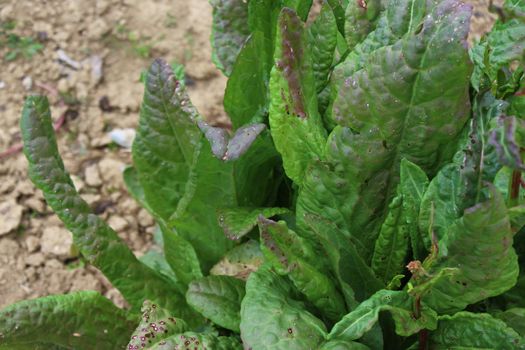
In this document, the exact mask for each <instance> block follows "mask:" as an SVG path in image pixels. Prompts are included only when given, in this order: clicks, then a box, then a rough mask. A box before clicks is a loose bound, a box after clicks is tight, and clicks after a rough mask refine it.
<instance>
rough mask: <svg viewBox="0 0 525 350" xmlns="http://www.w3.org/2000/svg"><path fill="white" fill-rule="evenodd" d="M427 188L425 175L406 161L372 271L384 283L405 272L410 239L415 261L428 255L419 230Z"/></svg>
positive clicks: (402, 162) (377, 246) (378, 240)
mask: <svg viewBox="0 0 525 350" xmlns="http://www.w3.org/2000/svg"><path fill="white" fill-rule="evenodd" d="M427 186H428V178H427V175H426V174H425V172H424V171H423V170H421V168H419V167H418V166H417V165H415V164H414V163H411V162H410V161H408V160H406V159H403V160H402V161H401V171H400V183H399V185H398V188H397V195H396V197H394V199H393V200H392V202H391V203H390V206H389V212H388V215H387V217H386V219H385V222H383V225H382V226H381V230H380V232H379V237H378V239H377V241H376V245H375V250H374V256H373V257H372V268H373V269H374V272H375V273H376V275H377V276H380V277H381V278H382V280H383V282H384V283H389V282H390V281H391V279H392V278H394V276H396V275H397V274H399V273H401V272H403V270H404V266H405V259H406V256H407V253H408V250H409V240H410V242H411V243H412V253H413V256H414V258H415V259H418V258H419V257H424V256H426V255H427V254H426V250H425V246H424V244H423V238H422V237H421V235H420V234H419V227H418V216H419V205H420V203H421V199H422V197H423V193H424V192H425V190H426V188H427Z"/></svg>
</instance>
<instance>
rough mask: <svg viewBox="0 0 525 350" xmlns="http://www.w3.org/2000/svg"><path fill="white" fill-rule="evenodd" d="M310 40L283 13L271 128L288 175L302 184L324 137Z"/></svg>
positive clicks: (289, 13)
mask: <svg viewBox="0 0 525 350" xmlns="http://www.w3.org/2000/svg"><path fill="white" fill-rule="evenodd" d="M307 40H308V39H307V36H306V34H305V31H304V26H303V23H302V22H301V20H300V19H299V17H297V15H296V14H295V12H293V10H291V9H287V8H285V9H283V10H282V12H281V15H280V17H279V25H278V33H277V40H276V48H275V61H276V65H275V67H274V68H273V70H272V73H271V79H270V93H271V102H270V127H271V130H272V137H273V141H274V143H275V147H276V148H277V150H278V151H279V153H281V155H282V157H283V164H284V169H285V171H286V174H287V175H288V177H289V178H291V179H292V180H293V181H294V182H295V183H297V184H298V185H301V184H302V181H303V179H304V172H305V170H306V167H307V166H308V164H309V163H310V161H312V160H313V159H317V158H319V157H321V155H322V149H323V146H324V144H325V134H326V131H325V130H324V127H323V124H322V120H321V117H320V115H319V112H318V107H317V92H316V89H315V80H314V74H313V68H312V62H311V60H310V56H309V52H308V49H307V48H308V45H307Z"/></svg>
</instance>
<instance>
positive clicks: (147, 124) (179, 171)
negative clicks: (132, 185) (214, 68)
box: [133, 59, 201, 219]
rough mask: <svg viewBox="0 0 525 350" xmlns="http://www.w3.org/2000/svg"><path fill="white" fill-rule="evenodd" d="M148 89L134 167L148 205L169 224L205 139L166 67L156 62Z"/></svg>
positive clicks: (134, 157) (151, 71) (160, 61)
mask: <svg viewBox="0 0 525 350" xmlns="http://www.w3.org/2000/svg"><path fill="white" fill-rule="evenodd" d="M145 85H146V86H145V90H144V100H143V103H142V107H141V113H140V121H139V127H138V130H137V136H136V137H135V141H134V143H133V161H134V164H135V168H136V170H137V175H138V179H139V182H140V183H141V185H142V187H143V189H144V196H145V199H146V202H147V203H148V205H149V207H151V209H152V210H153V211H154V213H155V214H156V215H157V216H160V217H161V218H163V219H167V218H169V216H170V215H171V214H173V213H174V212H175V210H176V208H177V203H178V202H179V200H180V199H181V197H182V196H183V194H184V191H185V186H186V182H187V181H188V180H189V174H190V169H191V166H192V164H193V162H194V158H195V156H196V155H195V150H196V148H198V144H199V142H200V139H201V133H200V131H199V129H198V127H197V126H196V125H195V119H196V118H198V113H197V111H196V110H195V108H194V107H193V106H192V105H191V102H190V101H189V97H188V95H187V93H186V89H185V87H184V86H182V85H181V84H180V82H179V80H177V78H176V77H175V75H174V74H173V71H172V68H171V67H170V66H169V65H168V64H167V63H166V62H164V61H162V60H160V59H158V60H155V61H154V62H153V64H152V65H151V67H150V69H149V71H148V74H147V77H146V84H145Z"/></svg>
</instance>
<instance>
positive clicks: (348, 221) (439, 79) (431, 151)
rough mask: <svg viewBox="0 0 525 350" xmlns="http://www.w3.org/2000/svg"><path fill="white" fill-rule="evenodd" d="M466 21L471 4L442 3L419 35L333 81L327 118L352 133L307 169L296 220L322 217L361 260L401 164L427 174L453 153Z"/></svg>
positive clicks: (459, 120) (339, 132) (337, 134)
mask: <svg viewBox="0 0 525 350" xmlns="http://www.w3.org/2000/svg"><path fill="white" fill-rule="evenodd" d="M392 11H393V10H392ZM393 13H394V12H393ZM469 18H470V7H468V6H466V5H464V4H462V3H460V2H458V1H456V0H447V1H442V2H440V3H439V4H438V5H437V6H436V8H434V9H433V11H432V13H431V14H430V16H428V17H427V18H426V19H425V21H424V23H423V25H422V27H421V31H420V32H417V33H416V32H414V33H413V32H409V33H408V34H406V35H405V36H404V38H403V39H401V40H399V41H397V42H396V43H395V44H393V45H389V46H384V47H382V48H380V49H377V50H375V51H373V52H372V53H370V54H369V55H368V56H367V58H366V64H365V65H364V66H363V68H362V69H360V70H359V71H357V72H355V73H353V74H351V75H350V76H347V77H346V78H344V79H343V80H342V81H341V82H340V84H342V86H344V87H341V89H340V90H339V95H338V97H337V99H336V101H335V102H334V109H333V110H334V115H335V116H336V117H337V116H339V117H340V118H339V122H340V123H341V124H343V125H347V126H350V127H351V129H350V128H341V127H339V128H336V129H334V131H332V134H331V135H330V138H329V141H328V145H327V147H326V152H325V161H326V163H327V165H326V166H322V167H321V166H316V167H315V168H313V169H310V170H309V173H308V174H307V175H306V179H305V180H304V184H303V188H302V191H301V193H300V195H299V199H298V209H297V211H298V214H299V217H301V215H303V214H304V213H322V215H323V216H324V217H325V218H326V219H327V220H328V221H332V222H334V223H336V224H337V225H338V226H339V227H340V228H341V229H342V230H344V231H348V232H349V233H350V235H351V236H355V237H358V239H359V240H360V241H361V242H362V244H363V246H364V249H362V250H360V253H361V255H362V257H363V259H364V260H365V261H366V262H367V263H369V262H370V259H371V255H372V251H373V246H374V244H375V241H376V238H377V235H378V233H379V229H380V225H381V224H382V222H383V219H384V217H385V215H386V209H387V204H388V203H389V202H390V200H391V199H392V198H393V196H394V194H395V189H396V186H397V185H398V183H399V169H400V162H401V159H403V158H407V159H408V160H410V161H411V162H413V163H415V164H417V165H418V166H419V167H421V168H422V169H423V170H424V171H425V172H426V173H429V174H433V173H435V172H436V170H437V169H438V168H439V167H440V166H441V165H442V164H443V162H444V161H447V160H449V159H450V157H451V156H452V154H453V152H455V149H454V147H452V145H454V144H455V143H456V139H457V138H458V135H459V133H460V131H461V130H462V129H463V126H464V124H465V122H466V120H467V118H468V116H469V113H470V108H469V106H470V104H469V94H468V78H469V75H470V71H471V69H470V64H469V60H468V55H467V52H466V49H465V47H466V41H465V39H466V36H467V33H468V28H469V27H468V19H469ZM450 62H454V64H450ZM443 77H445V78H443ZM337 119H338V118H336V120H337ZM355 131H357V132H358V133H356V132H355Z"/></svg>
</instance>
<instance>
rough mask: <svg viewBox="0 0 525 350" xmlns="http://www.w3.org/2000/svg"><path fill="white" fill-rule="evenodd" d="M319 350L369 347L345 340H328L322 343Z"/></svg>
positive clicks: (345, 349) (350, 349)
mask: <svg viewBox="0 0 525 350" xmlns="http://www.w3.org/2000/svg"><path fill="white" fill-rule="evenodd" d="M319 349H320V350H369V349H370V348H369V347H368V346H366V345H364V344H361V343H357V342H353V341H345V340H330V341H327V342H326V343H324V344H323V345H322V346H321V347H320V348H319Z"/></svg>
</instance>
